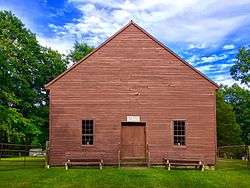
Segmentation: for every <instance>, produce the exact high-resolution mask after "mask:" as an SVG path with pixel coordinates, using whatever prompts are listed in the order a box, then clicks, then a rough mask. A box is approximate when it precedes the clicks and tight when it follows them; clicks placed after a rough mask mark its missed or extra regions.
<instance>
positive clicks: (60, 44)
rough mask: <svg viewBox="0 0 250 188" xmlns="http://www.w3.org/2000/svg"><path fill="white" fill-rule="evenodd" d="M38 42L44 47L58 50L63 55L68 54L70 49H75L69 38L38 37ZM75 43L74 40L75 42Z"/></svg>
mask: <svg viewBox="0 0 250 188" xmlns="http://www.w3.org/2000/svg"><path fill="white" fill-rule="evenodd" d="M37 40H38V42H39V43H40V44H41V45H42V46H44V47H50V48H52V49H53V50H57V51H59V52H61V53H64V54H67V53H68V52H69V50H70V49H72V47H73V43H72V40H73V39H68V38H60V37H52V38H48V37H42V36H37ZM73 42H74V40H73Z"/></svg>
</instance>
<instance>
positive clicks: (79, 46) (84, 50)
mask: <svg viewBox="0 0 250 188" xmlns="http://www.w3.org/2000/svg"><path fill="white" fill-rule="evenodd" d="M93 49H94V48H93V47H90V46H88V45H87V44H86V43H83V42H77V41H76V42H75V44H74V46H73V50H71V51H70V53H69V55H68V58H69V59H70V60H71V61H73V62H77V61H79V60H81V59H82V58H83V57H85V56H86V55H88V54H89V53H90V52H92V51H93Z"/></svg>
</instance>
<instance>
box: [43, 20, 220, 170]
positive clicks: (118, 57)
mask: <svg viewBox="0 0 250 188" xmlns="http://www.w3.org/2000/svg"><path fill="white" fill-rule="evenodd" d="M47 87H48V89H49V90H50V163H51V164H54V165H62V164H63V162H64V161H65V153H66V152H73V151H78V152H79V151H82V152H84V153H85V154H86V155H88V154H90V153H93V152H96V153H100V152H102V153H103V158H104V163H106V164H107V163H110V164H111V163H117V162H118V161H117V153H118V150H119V147H120V140H121V122H122V121H126V116H129V115H137V116H140V117H141V120H142V121H143V122H146V134H147V135H146V139H147V142H148V144H149V151H150V153H151V162H152V163H155V164H157V163H161V162H162V158H163V157H164V156H166V155H168V156H171V157H174V156H176V155H182V156H183V157H185V156H190V155H196V154H197V153H199V154H202V155H203V156H204V157H205V158H206V162H207V163H209V164H215V151H216V119H215V90H216V89H217V87H216V85H214V84H213V83H211V82H210V81H209V80H207V78H204V77H203V76H202V75H201V74H200V73H199V72H196V71H194V70H193V69H192V68H190V67H189V66H187V65H186V64H185V63H183V62H182V61H181V60H180V59H179V58H177V57H176V56H175V55H174V54H172V53H171V52H170V51H168V50H166V49H165V48H163V47H162V46H161V45H160V44H159V43H157V42H156V41H154V40H153V39H152V38H151V37H149V36H148V35H147V34H145V32H144V31H142V30H141V29H140V28H139V27H137V25H135V24H134V23H130V24H129V25H128V26H126V27H125V28H124V29H123V30H122V31H121V32H119V34H117V35H115V37H113V38H112V39H111V40H109V41H108V42H107V43H105V44H104V45H103V46H101V47H100V48H98V50H96V51H95V52H94V53H93V54H91V55H89V56H88V58H86V59H85V60H84V61H83V62H81V63H79V64H77V65H76V66H74V67H73V68H71V70H70V71H67V72H66V73H64V74H62V75H61V76H59V78H58V79H56V80H55V81H52V82H51V83H50V84H49V85H48V86H47ZM83 119H93V120H94V145H93V146H82V145H81V143H82V141H81V133H82V131H81V125H82V124H81V122H82V120H83ZM174 119H185V120H186V123H187V125H186V130H187V134H186V146H185V147H176V146H174V145H173V133H172V120H174Z"/></svg>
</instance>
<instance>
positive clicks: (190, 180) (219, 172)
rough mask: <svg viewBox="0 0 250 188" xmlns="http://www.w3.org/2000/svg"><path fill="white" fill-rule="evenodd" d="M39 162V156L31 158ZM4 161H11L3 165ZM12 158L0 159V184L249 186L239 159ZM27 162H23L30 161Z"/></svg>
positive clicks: (248, 172) (246, 171)
mask: <svg viewBox="0 0 250 188" xmlns="http://www.w3.org/2000/svg"><path fill="white" fill-rule="evenodd" d="M32 160H33V162H35V163H36V162H38V161H39V160H40V163H41V159H39V158H38V159H37V160H36V159H32ZM3 164H5V165H6V164H7V165H8V164H12V165H13V166H5V165H3ZM21 164H22V163H20V162H16V161H14V160H11V159H7V160H6V161H1V162H0V187H3V188H5V187H6V188H7V187H101V188H105V187H114V188H117V187H126V188H127V187H139V188H143V187H157V188H158V187H202V188H203V187H249V188H250V169H247V168H246V162H245V161H240V160H219V161H218V163H217V167H216V170H215V171H212V170H206V171H204V172H201V171H199V170H191V169H185V170H183V169H175V170H171V171H167V170H166V169H164V168H162V167H152V168H132V167H130V168H120V169H118V168H116V167H104V169H103V170H98V169H95V168H72V169H69V170H68V171H66V170H65V169H64V168H63V167H54V168H50V169H45V168H43V167H42V163H41V164H40V166H37V164H38V163H37V164H36V165H35V166H26V167H23V165H21ZM31 164H32V162H31V163H26V165H31Z"/></svg>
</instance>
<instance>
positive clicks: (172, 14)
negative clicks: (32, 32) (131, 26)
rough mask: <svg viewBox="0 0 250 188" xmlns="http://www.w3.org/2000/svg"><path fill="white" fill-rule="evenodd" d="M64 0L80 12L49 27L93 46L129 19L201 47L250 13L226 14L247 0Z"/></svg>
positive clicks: (165, 37) (161, 35)
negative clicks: (60, 23)
mask: <svg viewBox="0 0 250 188" xmlns="http://www.w3.org/2000/svg"><path fill="white" fill-rule="evenodd" d="M68 2H69V3H71V4H72V5H73V6H75V7H76V8H77V9H78V10H79V11H80V12H81V13H82V16H80V17H79V18H77V19H74V20H72V21H71V22H68V23H65V24H63V25H60V26H57V25H50V28H51V30H52V31H54V32H56V33H58V35H59V36H60V37H63V38H65V36H66V38H74V39H79V38H80V39H82V38H83V40H85V41H87V42H88V43H90V44H91V45H94V46H97V45H98V44H100V43H101V42H102V41H104V40H105V39H106V38H107V37H109V36H110V35H112V34H113V33H114V32H115V31H117V30H118V29H119V28H120V27H122V26H123V25H125V24H126V23H128V22H129V20H131V19H132V20H134V21H135V22H136V23H138V24H139V25H141V26H142V27H144V28H145V29H146V30H148V31H149V32H150V33H152V34H153V35H155V36H156V37H157V38H158V39H159V40H161V41H163V42H167V43H168V42H171V43H177V42H183V43H187V44H190V45H189V47H188V49H194V48H196V49H204V48H208V47H211V46H212V45H214V44H216V45H218V44H219V43H222V41H223V39H224V38H225V37H226V36H227V35H229V34H230V33H231V32H232V31H234V30H235V29H237V28H239V27H240V26H242V25H244V24H247V19H248V18H249V16H250V11H249V12H243V13H239V14H230V12H235V11H237V10H240V9H242V8H244V7H247V6H250V2H249V0H248V1H247V0H242V1H240V2H239V1H228V0H222V1H220V2H218V1H216V0H207V1H199V0H185V1H182V0H175V1H173V0H154V1H152V0H134V1H130V0H125V1H124V0H105V1H103V0H68ZM239 12H242V11H239ZM73 41H74V40H73ZM73 41H71V43H73ZM59 48H61V47H59ZM64 51H65V50H64Z"/></svg>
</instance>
